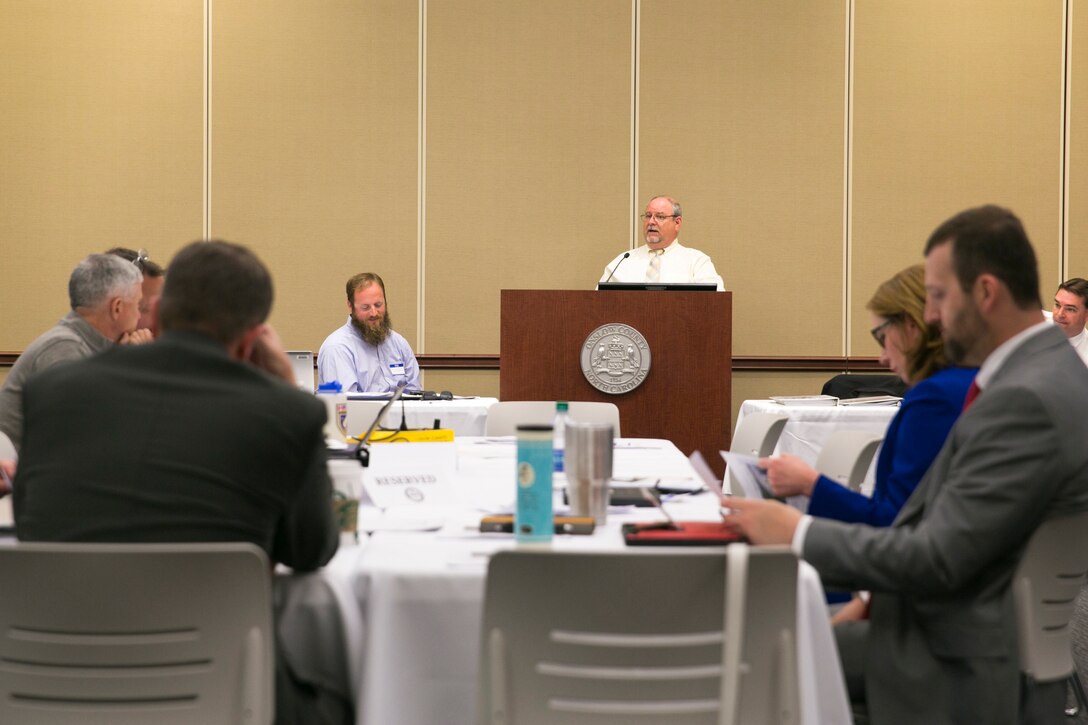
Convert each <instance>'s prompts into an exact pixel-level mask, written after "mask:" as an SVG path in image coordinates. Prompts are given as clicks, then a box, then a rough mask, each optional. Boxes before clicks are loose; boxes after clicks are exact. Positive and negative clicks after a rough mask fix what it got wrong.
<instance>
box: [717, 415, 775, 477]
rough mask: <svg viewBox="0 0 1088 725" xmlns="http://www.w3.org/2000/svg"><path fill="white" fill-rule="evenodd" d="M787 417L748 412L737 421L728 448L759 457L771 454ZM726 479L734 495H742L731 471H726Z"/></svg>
mask: <svg viewBox="0 0 1088 725" xmlns="http://www.w3.org/2000/svg"><path fill="white" fill-rule="evenodd" d="M789 419H790V417H789V416H788V415H786V414H785V413H749V414H748V415H746V416H744V417H743V418H741V419H740V421H739V422H738V423H737V429H736V430H735V431H733V440H732V442H731V443H730V444H729V450H730V451H732V452H733V453H744V454H747V455H749V456H759V457H760V458H763V457H765V456H769V455H771V453H773V452H774V447H775V445H777V444H778V438H779V437H780V436H781V435H782V429H783V428H785V427H786V423H787V422H788V421H789ZM726 480H727V482H728V483H729V491H730V492H731V493H732V494H733V495H734V496H744V489H742V488H741V487H740V483H738V482H737V480H736V478H735V477H734V476H733V474H732V472H729V471H726Z"/></svg>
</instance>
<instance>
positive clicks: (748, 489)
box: [721, 451, 774, 498]
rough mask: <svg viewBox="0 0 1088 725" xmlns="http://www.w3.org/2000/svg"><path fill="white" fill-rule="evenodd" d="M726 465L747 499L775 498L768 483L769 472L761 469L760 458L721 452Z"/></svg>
mask: <svg viewBox="0 0 1088 725" xmlns="http://www.w3.org/2000/svg"><path fill="white" fill-rule="evenodd" d="M721 454H722V458H724V459H725V465H726V466H728V468H729V470H730V471H732V472H733V478H734V480H736V481H737V483H739V484H740V489H741V491H743V492H744V496H745V498H774V493H773V492H772V491H771V487H770V485H769V484H768V483H767V471H765V470H764V469H762V468H760V467H759V458H758V457H757V456H749V455H746V454H744V453H732V452H730V451H721Z"/></svg>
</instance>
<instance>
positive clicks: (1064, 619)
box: [1012, 512, 1088, 710]
mask: <svg viewBox="0 0 1088 725" xmlns="http://www.w3.org/2000/svg"><path fill="white" fill-rule="evenodd" d="M1086 576H1088V512H1084V513H1078V514H1073V515H1070V516H1060V517H1057V518H1053V519H1049V520H1047V521H1044V522H1043V523H1042V524H1041V525H1040V526H1039V528H1038V529H1036V531H1035V533H1034V534H1033V535H1032V537H1031V540H1030V541H1029V542H1028V546H1027V549H1026V550H1025V551H1024V556H1023V558H1021V559H1020V564H1019V565H1018V566H1017V568H1016V574H1015V575H1014V577H1013V583H1012V587H1013V600H1014V602H1015V604H1016V624H1017V635H1018V639H1019V643H1020V670H1021V671H1022V672H1024V673H1025V674H1026V675H1028V676H1029V677H1031V678H1032V679H1034V680H1035V681H1036V682H1053V681H1055V680H1060V679H1069V682H1070V684H1071V685H1072V687H1073V693H1074V694H1075V695H1076V699H1077V703H1078V705H1079V706H1080V708H1081V709H1082V710H1083V709H1084V708H1085V705H1086V697H1085V693H1084V688H1083V686H1082V684H1081V681H1080V678H1079V677H1078V676H1077V675H1076V672H1075V670H1074V667H1073V653H1072V629H1071V627H1070V620H1071V619H1072V617H1073V609H1074V603H1075V601H1076V598H1077V594H1078V592H1080V589H1081V587H1082V586H1083V585H1084V583H1085V578H1086Z"/></svg>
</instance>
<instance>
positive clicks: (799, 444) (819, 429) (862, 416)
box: [737, 400, 899, 493]
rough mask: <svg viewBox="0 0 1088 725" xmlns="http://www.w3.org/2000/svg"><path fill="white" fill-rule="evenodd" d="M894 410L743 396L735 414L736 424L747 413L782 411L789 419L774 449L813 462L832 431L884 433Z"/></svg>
mask: <svg viewBox="0 0 1088 725" xmlns="http://www.w3.org/2000/svg"><path fill="white" fill-rule="evenodd" d="M898 412H899V407H898V406H896V405H781V404H779V403H776V402H774V401H773V400H745V401H744V402H743V403H741V406H740V412H739V413H738V414H737V425H740V422H741V421H742V420H744V416H746V415H749V414H751V413H785V414H786V415H788V416H789V417H790V419H789V422H787V423H786V427H785V428H783V429H782V436H781V437H780V438H779V439H778V445H777V446H775V450H774V452H775V453H776V454H779V453H790V454H792V455H795V456H797V457H798V458H800V459H802V460H804V461H805V462H807V463H808V464H809V465H813V464H815V463H816V456H818V455H819V454H820V449H821V448H823V447H824V444H825V443H827V439H828V438H829V437H830V436H831V434H832V433H834V432H835V431H837V430H864V431H869V432H870V433H877V434H879V435H884V432H885V431H886V430H887V429H888V423H890V422H891V420H892V418H893V417H895V414H896V413H898ZM878 455H879V454H878ZM876 458H877V457H876V456H873V465H872V466H870V468H869V473H868V475H866V477H865V480H864V482H863V483H862V486H861V490H862V491H863V492H865V493H870V492H871V491H872V487H873V477H874V475H875V474H874V470H875V466H876Z"/></svg>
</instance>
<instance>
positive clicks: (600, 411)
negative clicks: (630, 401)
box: [484, 400, 620, 438]
mask: <svg viewBox="0 0 1088 725" xmlns="http://www.w3.org/2000/svg"><path fill="white" fill-rule="evenodd" d="M567 412H568V414H569V416H570V419H571V420H576V421H578V422H579V423H607V424H609V425H611V426H612V435H614V436H615V437H616V438H619V437H620V409H619V408H617V407H616V404H615V403H596V402H587V401H582V400H572V401H570V406H569V409H568V411H567ZM554 418H555V401H554V400H500V401H499V402H498V403H493V404H492V405H491V407H490V408H488V409H487V422H486V424H485V425H484V433H485V435H489V436H512V435H514V434H515V433H517V427H518V426H519V425H522V424H537V425H544V424H550V423H551V422H552V420H553V419H554Z"/></svg>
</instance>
